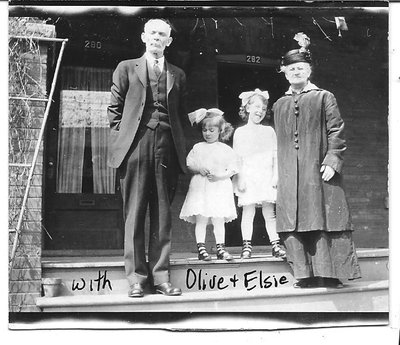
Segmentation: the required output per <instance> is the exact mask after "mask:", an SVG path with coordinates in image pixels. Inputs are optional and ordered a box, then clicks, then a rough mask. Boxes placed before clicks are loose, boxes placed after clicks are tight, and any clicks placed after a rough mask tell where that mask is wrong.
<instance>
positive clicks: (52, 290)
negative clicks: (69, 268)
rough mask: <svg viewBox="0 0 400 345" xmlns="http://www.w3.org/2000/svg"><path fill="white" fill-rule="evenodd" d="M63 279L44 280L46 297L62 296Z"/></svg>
mask: <svg viewBox="0 0 400 345" xmlns="http://www.w3.org/2000/svg"><path fill="white" fill-rule="evenodd" d="M61 284H62V279H61V278H43V279H42V286H43V293H44V296H45V297H56V296H59V295H60V290H61Z"/></svg>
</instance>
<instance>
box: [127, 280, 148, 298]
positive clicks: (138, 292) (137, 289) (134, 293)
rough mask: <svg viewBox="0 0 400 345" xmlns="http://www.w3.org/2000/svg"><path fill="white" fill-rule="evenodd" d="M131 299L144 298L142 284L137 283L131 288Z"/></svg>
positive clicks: (129, 292) (129, 294) (129, 293)
mask: <svg viewBox="0 0 400 345" xmlns="http://www.w3.org/2000/svg"><path fill="white" fill-rule="evenodd" d="M128 296H129V297H143V296H144V288H143V285H142V284H140V283H135V284H133V285H131V286H130V287H129V291H128Z"/></svg>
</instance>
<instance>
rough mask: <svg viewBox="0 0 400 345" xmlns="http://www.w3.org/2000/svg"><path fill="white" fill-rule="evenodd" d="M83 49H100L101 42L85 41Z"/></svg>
mask: <svg viewBox="0 0 400 345" xmlns="http://www.w3.org/2000/svg"><path fill="white" fill-rule="evenodd" d="M85 48H88V49H101V42H100V41H89V40H86V41H85Z"/></svg>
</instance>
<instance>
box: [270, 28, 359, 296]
mask: <svg viewBox="0 0 400 345" xmlns="http://www.w3.org/2000/svg"><path fill="white" fill-rule="evenodd" d="M295 39H296V40H297V41H298V42H299V45H300V46H301V48H300V49H295V50H291V51H289V52H288V53H287V54H286V55H285V56H284V57H283V59H282V66H281V70H282V72H284V74H285V77H286V79H287V80H288V82H289V84H290V87H289V89H288V91H287V92H286V93H285V95H284V96H283V97H281V98H280V99H279V100H277V101H276V103H275V104H274V106H273V111H274V117H275V130H276V135H277V142H278V176H279V182H278V195H277V202H276V215H277V231H278V233H279V234H280V236H281V239H282V240H283V243H284V245H285V247H286V250H287V260H288V263H289V264H290V266H291V268H292V269H293V273H294V277H295V278H296V279H297V283H295V285H294V286H295V287H300V288H304V287H314V286H326V287H335V288H338V287H342V286H343V284H342V282H341V280H343V279H355V278H359V277H360V276H361V274H360V268H359V265H358V261H357V256H356V252H355V248H354V243H353V240H352V230H353V229H352V225H351V221H350V214H349V207H348V204H347V201H346V197H345V193H344V190H343V186H342V175H341V171H342V165H343V153H344V151H345V149H346V145H345V140H344V139H343V128H344V123H343V120H342V118H341V116H340V113H339V109H338V105H337V103H336V99H335V97H334V95H333V94H332V93H330V92H329V91H326V90H323V89H321V88H319V87H317V86H316V85H314V84H313V83H311V82H310V80H309V79H310V75H311V54H310V52H309V51H308V49H307V47H308V45H309V43H310V41H309V38H308V37H307V36H306V35H304V34H302V33H299V34H297V35H296V36H295Z"/></svg>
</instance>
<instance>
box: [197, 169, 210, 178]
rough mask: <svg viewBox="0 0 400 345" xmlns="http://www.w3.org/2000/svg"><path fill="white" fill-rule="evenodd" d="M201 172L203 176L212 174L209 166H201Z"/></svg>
mask: <svg viewBox="0 0 400 345" xmlns="http://www.w3.org/2000/svg"><path fill="white" fill-rule="evenodd" d="M199 173H200V175H201V176H207V175H208V174H210V170H208V169H207V168H199Z"/></svg>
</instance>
